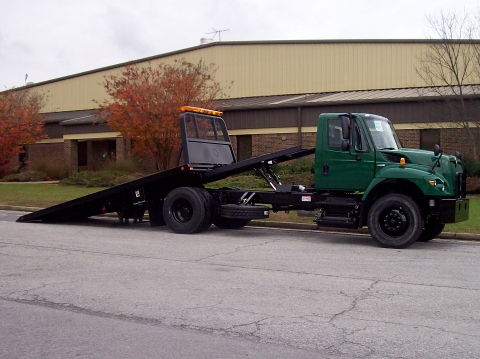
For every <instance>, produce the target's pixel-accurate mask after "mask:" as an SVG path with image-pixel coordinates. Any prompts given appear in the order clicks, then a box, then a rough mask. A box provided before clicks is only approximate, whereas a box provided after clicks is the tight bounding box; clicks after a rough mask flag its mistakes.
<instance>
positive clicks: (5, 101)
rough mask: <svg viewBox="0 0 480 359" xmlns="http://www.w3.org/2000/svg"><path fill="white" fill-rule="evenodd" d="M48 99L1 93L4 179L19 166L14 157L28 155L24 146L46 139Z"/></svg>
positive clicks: (0, 147)
mask: <svg viewBox="0 0 480 359" xmlns="http://www.w3.org/2000/svg"><path fill="white" fill-rule="evenodd" d="M45 100H46V98H45V96H44V95H41V94H39V93H37V92H32V91H29V90H23V89H12V90H8V91H3V92H0V176H3V175H4V174H5V172H6V171H7V170H8V169H9V168H11V167H13V166H15V165H17V164H18V163H16V162H15V161H14V157H15V156H16V155H18V154H19V153H23V152H24V146H25V145H27V144H32V143H35V142H37V141H39V140H40V139H42V138H45V137H46V136H42V135H41V132H42V129H43V125H44V119H43V116H42V115H41V114H40V111H41V110H42V108H43V106H44V105H45Z"/></svg>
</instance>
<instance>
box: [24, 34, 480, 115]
mask: <svg viewBox="0 0 480 359" xmlns="http://www.w3.org/2000/svg"><path fill="white" fill-rule="evenodd" d="M428 46H429V44H428V42H426V41H415V40H411V41H402V40H398V41H395V40H388V41H387V40H385V41H381V40H377V41H365V40H364V41H351V40H350V41H290V42H289V41H281V42H217V43H213V44H208V45H203V46H196V47H193V48H189V49H184V50H181V51H176V52H173V53H168V54H163V55H159V56H154V57H150V58H147V59H140V60H138V61H137V63H138V64H139V65H142V64H145V65H148V63H150V64H151V65H152V66H157V65H158V64H159V63H167V64H172V63H173V62H174V61H175V60H180V59H182V58H184V59H186V60H187V61H190V62H194V63H196V62H198V61H199V60H200V59H202V60H203V61H204V62H205V63H207V64H209V63H213V64H215V65H216V66H217V67H218V70H217V72H216V75H215V79H216V81H218V82H219V83H220V84H222V85H223V86H227V85H228V84H230V83H231V82H232V81H233V85H232V86H231V87H230V88H226V95H225V97H226V98H242V97H256V96H272V95H279V94H297V93H298V94H305V93H319V92H335V91H352V90H371V89H391V88H408V87H422V86H425V83H424V82H423V81H422V79H421V78H420V77H419V76H418V74H417V72H416V68H417V67H419V58H420V56H421V55H422V53H424V52H425V51H426V50H427V49H428ZM123 65H125V64H123ZM123 65H122V64H120V65H116V66H111V67H108V68H103V69H97V70H93V71H90V72H86V73H82V74H79V75H72V76H69V77H65V78H62V79H57V80H52V81H50V82H45V83H41V84H37V85H33V87H34V88H35V89H36V90H39V91H40V92H44V93H48V104H47V106H46V108H45V112H60V111H76V110H87V109H92V108H96V107H98V105H96V104H95V103H94V102H93V100H96V101H98V102H102V101H103V100H104V99H105V98H106V94H105V90H104V88H103V86H102V85H101V84H102V83H103V82H104V78H105V76H110V75H116V74H119V73H120V71H121V69H122V66H123ZM471 82H472V83H476V82H477V81H476V79H473V80H472V81H471Z"/></svg>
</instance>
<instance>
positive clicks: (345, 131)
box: [340, 116, 350, 148]
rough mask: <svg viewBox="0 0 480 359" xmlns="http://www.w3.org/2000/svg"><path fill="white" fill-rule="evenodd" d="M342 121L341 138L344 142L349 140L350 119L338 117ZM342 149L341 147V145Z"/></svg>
mask: <svg viewBox="0 0 480 359" xmlns="http://www.w3.org/2000/svg"><path fill="white" fill-rule="evenodd" d="M340 119H341V120H342V137H343V139H344V140H349V139H350V117H348V116H342V117H340ZM342 148H343V145H342Z"/></svg>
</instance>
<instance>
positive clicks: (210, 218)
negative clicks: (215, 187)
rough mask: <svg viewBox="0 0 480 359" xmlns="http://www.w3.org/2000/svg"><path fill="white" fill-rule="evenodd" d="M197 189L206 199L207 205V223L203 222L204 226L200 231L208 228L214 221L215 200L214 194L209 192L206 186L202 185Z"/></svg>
mask: <svg viewBox="0 0 480 359" xmlns="http://www.w3.org/2000/svg"><path fill="white" fill-rule="evenodd" d="M194 190H195V191H197V193H198V194H199V195H200V197H202V198H203V201H204V206H205V211H206V213H205V223H204V224H203V226H202V228H201V229H200V231H204V230H206V229H208V228H210V226H211V225H212V223H213V218H214V217H215V203H214V202H213V198H212V195H211V194H210V193H208V191H207V190H206V189H205V188H201V187H195V188H194Z"/></svg>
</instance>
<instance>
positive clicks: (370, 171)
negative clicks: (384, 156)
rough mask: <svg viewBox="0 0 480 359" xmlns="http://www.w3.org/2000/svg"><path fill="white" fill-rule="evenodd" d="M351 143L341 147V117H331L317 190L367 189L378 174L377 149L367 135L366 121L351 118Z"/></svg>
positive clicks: (317, 177)
mask: <svg viewBox="0 0 480 359" xmlns="http://www.w3.org/2000/svg"><path fill="white" fill-rule="evenodd" d="M351 126H352V131H351V132H352V133H351V142H350V143H351V146H350V149H349V150H346V151H344V150H342V139H343V136H342V124H341V119H340V118H339V117H334V118H329V119H327V123H326V132H325V136H326V138H324V139H323V150H321V151H320V152H318V151H317V155H318V154H320V163H319V164H320V166H317V167H316V170H317V171H318V170H319V171H320V173H318V174H317V173H316V176H315V177H316V179H318V180H319V181H316V182H315V186H316V187H317V189H321V190H340V191H364V190H365V189H366V188H367V187H368V185H369V184H370V182H371V181H372V180H373V177H374V175H375V151H374V149H373V146H372V145H371V144H370V143H369V141H368V138H367V136H366V135H365V133H366V132H365V129H364V127H363V123H362V121H361V120H360V118H358V117H354V118H352V124H351Z"/></svg>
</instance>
